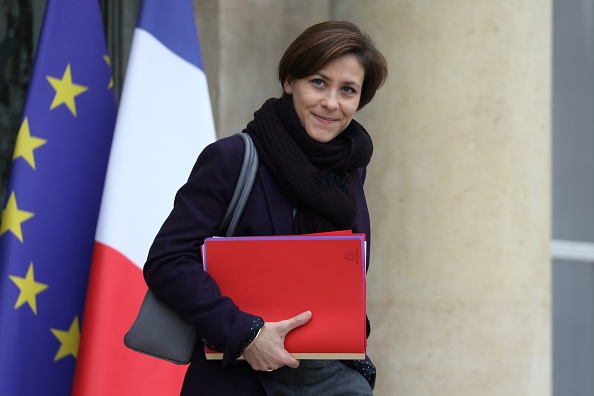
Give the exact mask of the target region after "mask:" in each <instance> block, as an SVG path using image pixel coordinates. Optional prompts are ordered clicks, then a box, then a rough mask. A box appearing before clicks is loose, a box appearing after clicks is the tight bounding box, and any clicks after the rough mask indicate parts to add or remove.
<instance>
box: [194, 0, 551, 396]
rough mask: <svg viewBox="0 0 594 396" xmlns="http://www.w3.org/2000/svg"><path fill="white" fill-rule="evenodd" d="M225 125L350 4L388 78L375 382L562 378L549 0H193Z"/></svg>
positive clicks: (510, 388)
mask: <svg viewBox="0 0 594 396" xmlns="http://www.w3.org/2000/svg"><path fill="white" fill-rule="evenodd" d="M195 7H196V10H197V16H198V23H199V32H200V38H201V44H202V50H203V56H204V58H205V64H206V72H207V75H208V78H209V84H210V86H211V97H212V98H213V107H214V109H215V121H216V124H217V127H218V133H219V136H224V135H229V134H232V133H234V132H236V131H238V130H239V129H241V128H243V126H244V125H245V124H246V122H247V121H248V120H250V119H251V116H252V113H253V111H254V110H255V109H256V108H257V107H259V106H260V104H261V103H262V101H263V100H264V99H266V98H268V97H270V96H275V95H278V94H279V92H280V88H279V86H278V83H277V82H276V76H275V69H276V63H277V61H278V59H279V57H280V56H281V54H282V52H283V50H284V48H285V47H286V45H287V44H288V43H289V42H290V40H292V39H293V37H294V36H295V35H296V34H297V33H299V32H300V31H301V30H303V29H304V28H305V27H307V26H309V25H311V24H312V23H315V22H318V21H321V20H324V19H328V18H337V19H338V18H339V19H349V20H352V21H353V22H355V23H357V24H359V25H360V26H361V27H362V28H363V29H364V30H366V31H368V32H369V33H370V34H371V35H372V36H373V37H374V38H375V40H376V42H377V44H378V46H379V47H380V48H381V49H382V51H383V52H384V53H385V55H386V56H387V58H388V61H389V66H390V78H389V81H388V82H387V84H386V85H385V86H384V88H383V89H382V90H381V91H380V92H379V93H378V95H377V97H376V99H374V101H373V102H372V103H371V104H370V105H369V107H368V108H366V109H364V110H363V111H362V112H361V113H360V114H359V115H358V119H359V120H360V121H361V122H362V123H363V124H364V125H365V126H366V127H367V129H368V130H369V131H370V133H371V135H372V136H373V138H374V142H375V147H376V151H375V154H374V158H373V159H372V163H371V166H370V172H369V177H368V181H367V186H366V188H367V194H368V199H369V202H370V210H371V215H372V222H373V223H372V226H373V231H372V233H373V247H372V256H371V260H372V267H371V270H370V273H369V292H368V301H369V303H368V310H369V315H370V317H371V320H372V323H373V332H372V336H371V339H370V345H369V354H370V355H371V356H372V358H373V359H374V361H375V362H376V364H377V366H378V370H379V377H378V384H377V388H376V392H375V394H376V395H379V396H390V395H400V396H424V395H440V396H441V395H443V396H449V395H456V396H460V395H464V396H465V395H473V396H474V395H480V396H491V395H502V396H504V395H505V396H509V395H518V396H519V395H521V396H546V395H549V394H550V393H551V384H550V382H551V380H550V378H551V358H550V347H551V334H550V333H551V331H550V327H551V325H550V321H551V319H550V286H549V284H550V271H549V255H548V246H549V235H550V232H549V229H550V193H549V188H550V90H551V61H550V57H551V11H552V10H551V8H552V5H551V2H550V1H549V0H547V1H544V0H540V1H538V0H537V1H534V0H516V1H513V2H512V1H476V0H459V1H446V0H436V1H435V0H432V1H428V0H393V1H391V0H373V1H371V0H368V1H360V0H333V1H315V0H311V1H310V0H308V1H292V0H285V1H274V0H251V1H242V0H220V1H214V0H210V1H208V0H207V1H197V0H195Z"/></svg>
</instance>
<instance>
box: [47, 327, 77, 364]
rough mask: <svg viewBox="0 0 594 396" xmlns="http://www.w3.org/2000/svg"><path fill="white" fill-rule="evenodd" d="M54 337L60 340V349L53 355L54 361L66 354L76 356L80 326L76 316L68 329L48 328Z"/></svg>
mask: <svg viewBox="0 0 594 396" xmlns="http://www.w3.org/2000/svg"><path fill="white" fill-rule="evenodd" d="M50 330H51V331H52V333H53V334H54V335H55V336H56V338H57V339H58V340H59V341H60V343H61V344H62V345H60V349H58V352H57V353H56V356H54V362H56V361H58V360H60V359H62V358H63V357H66V356H68V355H72V356H74V358H75V359H76V358H77V357H78V344H79V343H80V328H79V326H78V316H75V317H74V320H73V321H72V324H71V325H70V328H69V329H68V331H64V330H58V329H50Z"/></svg>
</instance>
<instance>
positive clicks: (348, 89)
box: [342, 87, 356, 94]
mask: <svg viewBox="0 0 594 396" xmlns="http://www.w3.org/2000/svg"><path fill="white" fill-rule="evenodd" d="M342 91H343V92H345V93H350V94H352V93H356V91H355V90H354V89H353V88H351V87H342Z"/></svg>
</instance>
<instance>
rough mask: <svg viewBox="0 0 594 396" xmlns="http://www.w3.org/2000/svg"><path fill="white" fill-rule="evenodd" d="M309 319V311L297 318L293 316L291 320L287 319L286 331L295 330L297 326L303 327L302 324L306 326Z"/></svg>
mask: <svg viewBox="0 0 594 396" xmlns="http://www.w3.org/2000/svg"><path fill="white" fill-rule="evenodd" d="M310 319H311V311H305V312H302V313H300V314H299V315H297V316H293V317H292V318H291V319H289V323H288V325H289V327H288V329H287V332H289V331H291V330H293V329H296V328H297V327H299V326H303V325H304V324H306V323H307V322H309V320H310Z"/></svg>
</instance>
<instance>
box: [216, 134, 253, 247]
mask: <svg viewBox="0 0 594 396" xmlns="http://www.w3.org/2000/svg"><path fill="white" fill-rule="evenodd" d="M236 135H237V136H239V137H241V138H242V139H243V143H244V145H245V151H244V153H243V162H242V164H241V171H240V172H239V178H238V179H237V185H236V186H235V191H233V196H232V197H231V202H230V203H229V207H228V208H227V212H226V213H225V217H224V218H223V222H222V223H221V227H220V228H219V234H222V233H223V231H224V230H225V229H227V232H226V233H225V236H232V235H233V234H234V233H235V229H236V228H237V224H238V223H239V219H240V218H241V215H242V213H243V209H244V208H245V204H246V202H247V200H248V198H249V196H250V193H251V192H252V187H253V186H254V181H255V180H256V175H257V173H258V152H257V151H256V146H254V142H253V141H252V138H250V135H248V134H247V133H245V132H240V133H237V134H236Z"/></svg>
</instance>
